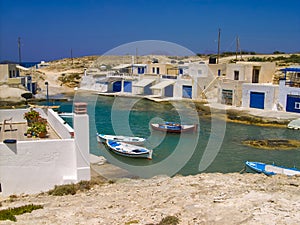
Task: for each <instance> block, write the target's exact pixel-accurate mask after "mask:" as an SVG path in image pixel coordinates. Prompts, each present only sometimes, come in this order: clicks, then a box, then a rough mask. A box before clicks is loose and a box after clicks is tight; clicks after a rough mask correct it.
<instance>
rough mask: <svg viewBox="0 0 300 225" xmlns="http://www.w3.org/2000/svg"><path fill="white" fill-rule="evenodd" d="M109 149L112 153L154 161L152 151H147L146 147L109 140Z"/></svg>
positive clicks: (107, 143) (107, 142)
mask: <svg viewBox="0 0 300 225" xmlns="http://www.w3.org/2000/svg"><path fill="white" fill-rule="evenodd" d="M105 143H106V145H107V147H108V148H109V150H110V151H112V152H114V153H116V154H118V155H121V156H126V157H130V158H147V159H152V150H150V149H146V148H144V147H140V146H135V145H132V144H127V143H123V142H118V141H111V140H107V141H106V142H105Z"/></svg>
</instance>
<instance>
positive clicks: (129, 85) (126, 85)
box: [124, 81, 132, 93]
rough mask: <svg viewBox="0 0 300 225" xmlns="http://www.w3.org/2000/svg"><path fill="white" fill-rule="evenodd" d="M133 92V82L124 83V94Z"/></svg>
mask: <svg viewBox="0 0 300 225" xmlns="http://www.w3.org/2000/svg"><path fill="white" fill-rule="evenodd" d="M131 91H132V82H131V81H124V92H130V93H131Z"/></svg>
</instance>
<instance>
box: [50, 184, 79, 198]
mask: <svg viewBox="0 0 300 225" xmlns="http://www.w3.org/2000/svg"><path fill="white" fill-rule="evenodd" d="M48 193H49V195H54V196H63V195H75V194H76V188H75V184H64V185H59V186H57V185H55V186H54V189H53V190H50V191H49V192H48Z"/></svg>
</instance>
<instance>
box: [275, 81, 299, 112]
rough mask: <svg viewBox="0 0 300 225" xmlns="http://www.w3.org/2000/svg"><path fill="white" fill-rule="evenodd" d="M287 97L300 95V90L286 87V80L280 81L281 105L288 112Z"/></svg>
mask: <svg viewBox="0 0 300 225" xmlns="http://www.w3.org/2000/svg"><path fill="white" fill-rule="evenodd" d="M287 95H300V88H297V87H288V86H286V85H285V80H280V81H279V97H278V99H279V103H280V105H281V106H282V107H283V109H284V110H286V101H287Z"/></svg>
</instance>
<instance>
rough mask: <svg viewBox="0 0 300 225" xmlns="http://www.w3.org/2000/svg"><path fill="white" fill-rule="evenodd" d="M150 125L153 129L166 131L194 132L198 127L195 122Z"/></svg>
mask: <svg viewBox="0 0 300 225" xmlns="http://www.w3.org/2000/svg"><path fill="white" fill-rule="evenodd" d="M151 127H152V129H153V130H159V131H164V132H168V133H182V132H195V131H197V128H198V126H197V124H180V123H174V122H165V123H152V124H151Z"/></svg>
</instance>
